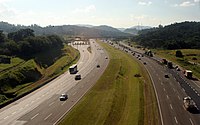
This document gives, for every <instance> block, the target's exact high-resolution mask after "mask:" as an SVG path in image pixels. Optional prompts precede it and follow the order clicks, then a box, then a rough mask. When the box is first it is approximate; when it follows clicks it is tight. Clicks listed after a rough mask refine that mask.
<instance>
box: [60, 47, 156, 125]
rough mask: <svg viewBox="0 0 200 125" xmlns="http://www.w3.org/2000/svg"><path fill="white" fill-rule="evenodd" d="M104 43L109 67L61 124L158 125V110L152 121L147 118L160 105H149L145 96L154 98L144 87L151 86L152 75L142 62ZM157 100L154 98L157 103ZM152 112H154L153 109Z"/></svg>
mask: <svg viewBox="0 0 200 125" xmlns="http://www.w3.org/2000/svg"><path fill="white" fill-rule="evenodd" d="M101 45H102V46H103V47H104V48H105V49H106V50H107V51H108V52H109V55H110V63H109V65H108V67H107V69H106V70H105V72H104V74H103V75H102V76H101V78H100V79H99V80H98V81H97V83H96V84H95V85H94V87H93V88H92V89H91V90H90V91H89V92H87V94H86V95H85V96H84V97H83V98H82V99H81V101H80V102H79V103H78V104H77V105H76V106H75V107H74V108H73V109H72V110H71V112H69V114H67V115H66V117H65V118H64V119H63V121H61V123H60V125H143V124H146V125H148V124H149V123H150V124H151V123H155V124H154V125H156V124H157V123H158V122H157V121H158V120H157V121H156V118H157V117H158V112H157V111H156V110H155V111H154V112H156V113H154V116H151V118H152V119H151V121H150V122H149V121H148V120H146V118H145V116H146V112H148V111H147V110H148V108H149V107H150V108H152V107H153V106H154V107H153V108H152V109H155V107H156V106H155V105H151V106H149V107H148V108H146V106H145V105H146V103H147V102H146V100H144V95H145V96H147V97H149V96H150V97H151V99H153V98H154V93H152V88H151V87H150V89H149V88H146V89H147V90H149V91H150V93H151V94H150V95H146V93H145V92H144V87H145V86H148V87H149V86H150V85H151V84H149V83H148V75H147V74H145V75H144V76H143V73H146V72H144V71H143V70H141V67H140V65H139V64H138V63H137V62H136V61H134V60H133V58H132V57H131V56H129V55H127V54H125V53H123V52H121V51H119V50H117V49H115V48H112V47H110V46H108V45H107V44H103V43H101ZM135 74H140V75H141V77H134V75H135ZM146 78H147V80H145V79H146ZM144 81H146V82H145V83H144ZM154 99H155V98H154ZM154 99H153V100H151V101H154V103H155V100H154ZM156 108H157V107H156ZM148 113H150V114H153V113H152V111H150V112H148ZM152 121H153V122H152Z"/></svg>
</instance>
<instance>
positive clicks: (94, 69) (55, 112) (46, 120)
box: [0, 40, 109, 125]
mask: <svg viewBox="0 0 200 125" xmlns="http://www.w3.org/2000/svg"><path fill="white" fill-rule="evenodd" d="M89 43H90V44H87V45H78V44H76V45H72V46H73V47H74V48H78V50H79V52H80V59H79V61H78V62H77V64H74V65H72V66H71V67H70V68H69V71H68V72H66V73H64V74H62V75H61V76H59V77H57V78H56V79H54V80H53V81H51V82H49V83H48V84H46V85H45V86H43V87H41V88H39V89H37V90H36V91H34V92H32V93H30V94H29V95H27V96H25V97H23V98H21V99H19V100H17V101H15V102H13V103H11V104H10V105H8V106H6V107H4V108H2V109H0V125H11V124H13V125H16V124H17V125H23V124H26V125H37V124H52V125H53V124H58V123H59V121H60V120H61V119H62V118H63V116H64V115H66V114H67V113H68V112H69V111H70V109H71V108H72V107H73V106H74V105H75V104H76V103H77V102H78V101H79V100H80V99H81V98H82V97H83V96H84V94H85V93H86V92H87V91H88V90H89V89H90V88H91V87H92V86H93V85H94V84H95V83H96V81H97V80H98V79H99V77H100V76H101V74H102V73H103V72H104V70H105V69H106V67H107V65H108V63H109V59H108V58H107V59H105V57H108V54H107V53H106V52H105V51H104V50H103V49H102V47H101V46H100V45H98V44H97V43H96V42H95V40H90V41H89ZM89 46H90V47H91V49H92V50H91V51H92V53H90V52H89V51H88V50H87V48H88V47H89ZM100 66H101V67H100Z"/></svg>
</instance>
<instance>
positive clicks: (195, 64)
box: [153, 49, 200, 79]
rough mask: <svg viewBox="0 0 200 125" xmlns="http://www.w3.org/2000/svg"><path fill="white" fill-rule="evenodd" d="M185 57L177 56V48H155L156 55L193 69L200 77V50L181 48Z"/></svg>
mask: <svg viewBox="0 0 200 125" xmlns="http://www.w3.org/2000/svg"><path fill="white" fill-rule="evenodd" d="M180 51H181V52H182V54H183V57H176V56H175V55H176V50H153V52H155V53H156V55H158V56H160V57H162V58H166V59H168V60H171V61H172V62H175V63H176V64H178V65H180V66H181V67H183V68H184V69H187V70H191V71H193V73H194V75H195V76H196V77H198V78H199V79H200V50H199V49H181V50H180Z"/></svg>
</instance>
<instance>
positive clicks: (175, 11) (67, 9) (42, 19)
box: [0, 0, 200, 28]
mask: <svg viewBox="0 0 200 125" xmlns="http://www.w3.org/2000/svg"><path fill="white" fill-rule="evenodd" d="M0 21H5V22H9V23H12V24H23V25H31V24H38V25H40V26H47V25H63V24H71V25H73V24H91V25H110V26H113V27H117V28H120V27H125V28H126V27H132V26H135V25H138V24H139V25H148V26H158V25H159V24H162V25H168V24H171V23H174V22H182V21H200V0H0Z"/></svg>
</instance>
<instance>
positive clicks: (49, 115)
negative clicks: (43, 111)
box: [44, 113, 52, 121]
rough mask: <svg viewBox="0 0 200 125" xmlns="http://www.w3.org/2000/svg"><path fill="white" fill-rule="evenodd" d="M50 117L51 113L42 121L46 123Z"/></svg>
mask: <svg viewBox="0 0 200 125" xmlns="http://www.w3.org/2000/svg"><path fill="white" fill-rule="evenodd" d="M51 115H52V113H51V114H49V115H48V116H47V117H46V118H45V119H44V120H45V121H46V120H47V119H48V118H49V117H50V116H51Z"/></svg>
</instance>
